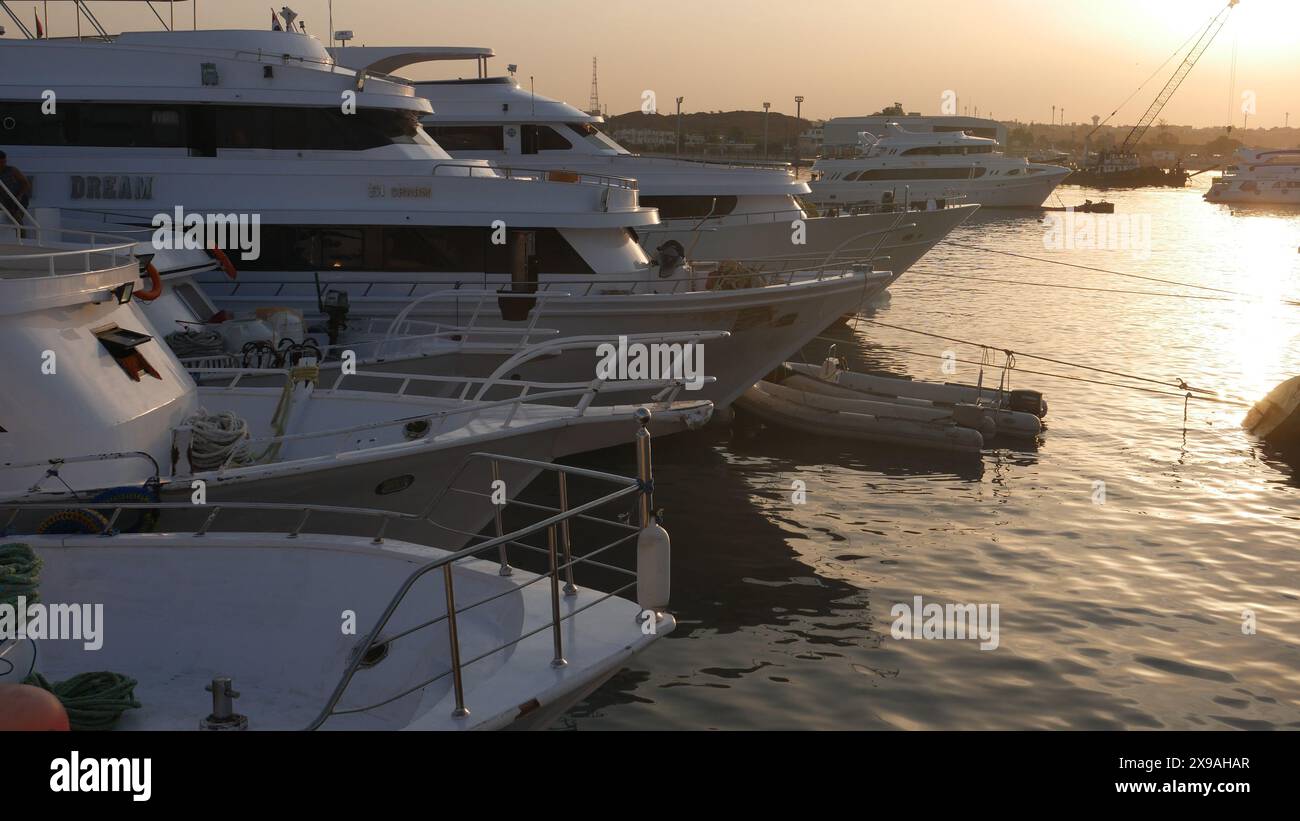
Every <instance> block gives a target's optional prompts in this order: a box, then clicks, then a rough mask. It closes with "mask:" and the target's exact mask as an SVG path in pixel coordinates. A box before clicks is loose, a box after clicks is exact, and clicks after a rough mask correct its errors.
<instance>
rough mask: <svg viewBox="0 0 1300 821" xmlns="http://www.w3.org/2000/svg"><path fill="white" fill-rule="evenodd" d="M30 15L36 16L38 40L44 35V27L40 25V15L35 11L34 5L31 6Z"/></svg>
mask: <svg viewBox="0 0 1300 821" xmlns="http://www.w3.org/2000/svg"><path fill="white" fill-rule="evenodd" d="M32 16H33V17H35V18H36V39H37V40H39V39H41V38H43V37H44V36H45V27H44V26H42V25H41V15H40V14H38V13H37V12H36V7H35V6H32Z"/></svg>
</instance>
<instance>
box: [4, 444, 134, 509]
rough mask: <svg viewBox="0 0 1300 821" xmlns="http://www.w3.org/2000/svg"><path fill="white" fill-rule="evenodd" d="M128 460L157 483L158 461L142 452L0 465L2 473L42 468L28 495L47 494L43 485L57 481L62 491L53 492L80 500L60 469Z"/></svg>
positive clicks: (29, 488) (65, 457)
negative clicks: (141, 464) (143, 467)
mask: <svg viewBox="0 0 1300 821" xmlns="http://www.w3.org/2000/svg"><path fill="white" fill-rule="evenodd" d="M130 460H138V461H141V462H145V463H146V464H147V465H148V470H149V478H150V479H152V480H153V481H157V480H158V478H159V469H158V460H157V459H155V458H154V457H153V456H152V455H150V454H148V453H146V452H144V451H142V450H128V451H112V452H107V453H90V454H81V455H78V456H56V457H53V458H48V459H32V460H28V461H25V462H6V463H4V465H0V469H3V470H4V471H6V472H8V471H17V470H25V469H27V468H43V469H44V473H42V474H41V478H39V479H37V480H36V481H35V482H33V483H32V485H31V486H30V487H28V488H27V492H28V493H47V492H49V491H48V490H47V489H46V488H45V485H46V483H47V482H50V481H51V480H54V481H57V482H59V483H60V484H61V485H62V489H60V490H58V491H55V492H57V493H60V494H62V493H63V492H64V491H65V490H66V491H67V492H68V494H69V495H71V496H72V497H73V498H80V494H79V493H78V491H77V490H76V489H75V488H73V487H71V486H70V485H68V483H67V482H66V481H65V480H64V477H63V475H62V469H63V468H64V467H66V466H67V465H79V464H93V463H103V462H118V463H124V462H127V461H130Z"/></svg>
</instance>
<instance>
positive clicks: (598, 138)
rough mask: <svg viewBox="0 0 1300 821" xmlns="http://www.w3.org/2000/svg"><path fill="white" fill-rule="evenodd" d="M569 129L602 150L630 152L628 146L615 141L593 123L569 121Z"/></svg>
mask: <svg viewBox="0 0 1300 821" xmlns="http://www.w3.org/2000/svg"><path fill="white" fill-rule="evenodd" d="M567 125H568V126H569V129H570V130H571V131H574V132H576V133H577V135H578V136H579V137H581V138H582V139H584V140H586V141H587V143H588V144H589V145H591V146H593V147H595V148H598V149H600V150H601V151H614V152H617V153H619V154H627V153H630V152H629V151H628V150H627V149H626V148H624V147H623V146H621V145H619V144H618V143H616V142H614V140H613V139H612V138H610V137H608V136H606V135H605V134H604V133H603V132H601V130H600V129H598V128H596V126H594V125H592V124H591V123H567Z"/></svg>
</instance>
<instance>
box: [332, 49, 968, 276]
mask: <svg viewBox="0 0 1300 821" xmlns="http://www.w3.org/2000/svg"><path fill="white" fill-rule="evenodd" d="M460 51H461V55H460V56H457V55H456V49H447V48H427V49H426V48H422V47H371V48H345V49H333V50H332V53H333V55H334V56H335V58H336V59H338V60H339V61H340V62H343V63H345V64H346V65H348V66H351V67H354V68H364V67H366V66H369V65H382V66H384V68H385V70H389V69H391V70H397V69H399V68H401V67H403V66H411V65H417V64H420V63H428V62H436V61H442V60H448V59H462V60H463V59H468V58H469V57H477V55H478V54H479V53H481V52H483V51H486V49H461V50H460ZM414 86H415V89H416V93H417V94H419V95H420V96H422V97H425V98H426V99H428V101H429V102H430V104H431V105H432V107H433V112H432V113H431V114H430V115H427V116H426V117H425V118H424V124H425V128H426V130H428V131H429V133H430V135H431V136H432V137H433V138H434V139H435V140H437V141H438V143H439V144H440V145H442V146H443V148H444V149H446V150H447V151H448V152H449V153H451V155H452V156H454V157H457V158H466V159H476V160H488V161H490V162H492V163H493V164H494V165H496V166H511V165H524V166H528V167H537V168H546V169H553V170H557V171H566V170H567V171H573V172H583V173H588V174H599V175H613V176H618V177H631V178H635V179H636V181H637V186H638V189H639V190H640V193H641V204H642V205H649V206H653V207H655V208H657V209H659V218H660V223H659V224H658V225H653V226H647V227H645V228H638V229H636V231H637V235H638V237H639V238H640V241H641V245H642V247H643V248H645V250H646V251H647V252H648V253H653V252H654V251H655V249H656V248H658V247H659V246H661V245H662V244H664V243H666V242H669V241H676V242H678V243H680V244H681V245H682V247H683V248H685V250H686V252H687V255H688V256H689V257H690V258H691V259H699V260H734V261H740V262H743V263H747V264H752V265H761V266H762V267H763V268H764V270H767V271H774V270H787V269H789V268H795V267H807V266H811V265H821V264H824V262H825V261H826V260H827V259H828V258H829V259H832V260H850V261H871V262H873V263H874V264H875V266H876V267H877V268H881V269H887V270H889V271H891V272H892V273H893V274H894V276H895V277H897V276H899V275H901V274H902V273H903V272H904V271H906V270H907V269H908V268H909V267H911V265H912V264H913V263H915V262H916V260H918V259H919V258H920V257H921V256H922V255H923V254H924V253H925V252H926V251H928V250H929V249H930V248H932V247H933V246H934V245H935V243H937V242H939V241H940V240H941V239H943V237H945V236H946V235H947V234H948V232H949V231H951V230H952V229H953V228H954V227H956V226H957V225H959V224H960V223H961V222H962V221H964V220H965V219H966V218H967V217H968V216H969V215H970V214H971V213H972V212H973V211H974V209H973V208H970V207H965V208H960V207H959V208H955V209H950V210H949V209H945V210H943V211H939V212H931V213H924V214H915V215H912V216H911V217H909V218H908V219H906V220H899V219H898V218H897V215H880V214H860V215H855V216H853V217H851V218H849V217H844V218H839V219H827V218H822V217H818V216H815V215H814V214H812V213H810V212H809V211H808V210H807V209H806V208H805V207H804V203H803V199H804V198H805V197H806V196H807V195H808V192H809V189H808V185H807V183H806V182H805V181H804V180H802V179H799V178H798V177H796V175H795V173H794V171H793V169H791V168H790V166H789V165H788V164H786V163H733V162H712V161H698V160H689V159H680V158H672V157H651V156H641V155H638V154H633V153H631V152H629V151H628V150H627V149H625V148H623V146H621V145H619V144H618V143H617V142H615V141H614V140H613V139H612V138H610V137H609V135H607V134H605V133H603V132H602V131H600V130H599V129H598V128H597V126H598V125H599V124H600V123H602V122H603V121H604V118H603V117H601V116H599V115H593V114H590V113H587V112H584V111H581V110H579V109H578V108H576V107H574V106H571V105H569V104H568V103H565V102H562V101H559V100H554V99H551V98H549V97H546V96H543V95H541V94H537V93H536V92H535V91H534V90H533V89H531V88H525V87H523V86H521V85H520V83H518V82H517V81H516V80H515V79H514V78H513V77H486V76H479V77H475V78H469V79H457V80H435V81H428V82H416V83H414ZM795 221H799V223H800V224H801V225H802V228H801V229H800V230H799V231H798V232H796V231H795V230H794V227H793V223H794V222H795ZM904 225H906V226H907V227H903V226H904ZM795 236H797V237H798V239H799V241H793V240H792V238H793V237H795Z"/></svg>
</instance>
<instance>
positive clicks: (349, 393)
mask: <svg viewBox="0 0 1300 821" xmlns="http://www.w3.org/2000/svg"><path fill="white" fill-rule="evenodd" d="M135 248H136V245H135V243H134V242H132V241H130V240H121V239H117V238H114V237H104V236H100V235H84V234H81V233H80V232H74V231H69V230H55V229H47V228H40V227H33V226H30V225H29V226H27V227H25V228H24V229H23V232H22V234H21V235H19V233H18V231H17V229H15V228H13V227H9V228H0V342H2V343H3V346H4V349H5V351H6V357H5V362H4V365H3V367H0V371H2V372H3V377H4V380H5V384H6V385H7V386H8V389H7V390H6V391H5V392H4V397H3V399H0V427H2V429H3V431H2V432H0V499H10V500H12V499H29V500H42V499H50V500H59V501H68V502H74V503H75V504H77V505H80V504H84V503H88V502H89V503H93V502H98V501H105V500H107V499H114V498H120V494H122V493H126V494H128V495H132V496H135V497H139V496H144V497H146V498H159V497H161V498H162V499H164V500H167V501H186V502H190V501H193V500H194V499H195V498H196V497H195V495H194V494H195V493H196V492H197V493H199V494H200V496H201V497H202V500H203V504H207V505H212V504H219V503H221V502H222V501H245V502H248V501H260V500H264V499H268V498H270V499H275V500H277V501H281V502H285V503H299V504H325V505H341V506H368V505H369V506H380V505H382V506H384V507H388V508H391V509H394V510H399V511H405V512H409V513H418V512H420V511H421V510H423V509H424V508H425V506H426V505H427V504H428V503H429V499H430V498H431V497H433V496H435V495H437V494H439V493H440V492H442V491H443V490H445V488H446V487H447V485H448V483H449V482H450V481H451V477H452V476H453V475H455V474H456V473H457V471H458V470H459V469H460V467H461V466H462V465H463V463H464V462H465V461H466V459H468V458H469V457H470V455H471V454H473V453H476V452H478V451H481V450H484V449H487V448H490V447H496V448H500V449H504V450H507V451H508V452H509V453H511V454H512V455H514V456H519V457H524V458H527V459H531V460H534V461H535V462H549V461H551V460H553V459H556V458H560V457H562V456H565V455H569V454H574V453H579V452H583V451H587V450H595V449H599V448H604V447H609V446H612V445H616V444H619V443H623V442H626V441H627V440H628V437H629V433H628V431H629V430H630V425H631V420H632V419H633V418H634V416H635V414H636V412H637V410H638V408H637V407H636V406H628V405H623V406H607V407H592V406H591V404H592V400H593V399H594V398H595V396H596V394H597V393H602V392H608V393H613V394H615V395H629V393H630V392H633V391H635V392H636V394H637V396H638V398H651V397H650V394H652V393H657V394H658V398H657V399H653V398H652V399H651V401H650V402H649V403H645V404H644V407H646V408H648V409H650V410H651V411H652V412H654V413H655V425H656V428H657V430H658V431H663V432H671V431H674V430H684V429H687V428H688V427H697V426H699V425H701V424H703V423H704V422H706V421H707V420H708V417H709V415H710V414H711V412H712V406H711V405H710V403H709V402H707V401H703V400H690V401H682V402H676V401H673V400H674V395H675V394H677V393H679V392H680V391H681V390H682V389H683V388H684V387H685V385H684V383H683V382H681V381H680V380H678V381H674V380H663V379H658V380H628V381H624V382H620V383H617V384H609V385H607V384H604V382H603V381H601V380H586V381H584V382H581V383H569V384H558V385H557V384H549V383H536V382H531V381H527V380H506V379H504V378H499V379H497V380H486V381H483V380H479V381H475V382H474V383H473V387H474V388H475V394H474V396H472V397H466V396H465V392H462V393H461V394H460V395H455V394H453V395H451V396H447V397H441V398H440V397H424V396H413V395H410V394H408V393H407V392H405V391H403V390H398V391H395V392H393V393H391V394H387V395H385V394H378V393H375V392H371V391H354V390H349V389H346V388H340V387H336V385H337V382H336V383H334V384H333V385H329V386H323V387H320V388H318V387H317V382H318V381H319V380H320V374H319V369H318V368H317V366H315V365H313V364H311V363H300V364H298V365H297V366H295V367H294V368H292V369H290V370H287V371H283V372H281V373H280V375H279V376H280V385H279V386H278V387H245V386H243V385H241V384H239V377H240V376H241V375H242V374H243V373H244V372H243V371H236V372H233V373H232V374H231V375H232V376H233V377H234V379H233V380H232V381H231V382H230V383H229V384H226V385H222V386H203V387H199V386H196V385H195V383H194V381H193V380H192V379H191V377H190V376H189V375H188V373H187V372H186V369H185V368H184V366H183V365H182V364H181V362H180V361H179V360H178V359H177V358H176V357H175V355H174V354H173V353H172V351H171V350H170V349H169V348H167V347H166V346H165V345H163V344H161V340H160V339H159V336H160V335H159V333H158V331H157V330H156V328H155V327H154V325H153V324H152V322H151V321H150V319H149V318H148V316H147V315H146V314H145V312H144V311H143V310H142V307H141V305H142V302H144V301H148V300H151V299H156V298H157V297H158V296H159V295H160V293H161V282H160V276H159V274H158V273H157V271H156V268H155V267H154V266H153V265H152V263H142V261H141V260H140V259H138V258H137V257H136V255H135V253H134V252H135ZM142 268H143V269H145V270H146V271H147V274H148V277H149V280H150V282H149V287H148V288H147V289H145V288H137V285H138V284H139V280H140V276H141V270H142ZM260 373H261V372H260V371H254V372H253V374H254V375H257V374H260ZM389 378H390V379H392V380H395V381H399V382H403V383H406V382H410V381H416V380H437V379H439V377H431V376H424V377H421V376H403V375H390V377H389ZM453 381H455V380H453ZM494 388H495V389H499V390H500V391H505V392H507V395H506V396H505V398H500V399H491V400H489V399H487V398H486V392H487V391H489V390H491V389H494ZM548 401H555V402H559V401H568V402H572V403H573V404H569V405H565V404H546V403H547V402H548ZM533 472H534V471H533V469H532V468H528V469H524V468H520V467H518V466H516V467H510V466H506V467H505V468H504V469H503V470H502V472H501V474H500V476H499V477H494V478H500V479H502V481H504V482H506V488H507V490H508V491H509V492H510V493H511V494H512V495H513V494H514V493H516V492H517V491H519V490H521V489H522V488H523V487H524V486H525V485H526V484H527V483H528V481H530V479H531V478H532V473H533ZM479 478H480V479H481V481H482V487H488V486H489V481H490V480H489V478H488V476H487V474H483V475H482V476H481V477H479ZM456 512H457V511H455V510H454V511H452V513H451V514H450V515H452V516H454V514H455V513H456ZM462 512H463V511H462ZM101 524H102V523H101V521H100V519H99V517H98V514H96V513H95V511H94V509H93V508H90V509H87V508H81V507H76V508H74V509H72V510H69V511H64V512H62V513H59V514H55V515H53V516H52V517H51V518H50V519H49V520H47V521H43V522H40V523H38V529H39V530H41V531H43V532H44V531H50V530H59V529H61V528H72V529H73V530H74V531H76V530H79V531H85V530H90V531H91V532H94V531H95V530H96V528H98V527H99V526H101ZM418 524H419V523H418V522H416V523H413V525H418ZM459 524H460V526H461V530H463V531H464V532H467V533H474V532H476V530H477V528H478V527H481V526H482V524H484V522H483V521H482V520H480V519H477V518H475V519H469V520H463V521H460V522H459ZM394 535H398V536H400V535H403V534H394ZM412 535H418V534H412Z"/></svg>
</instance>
